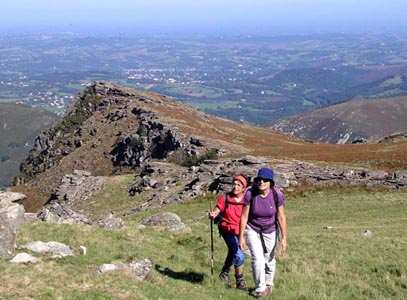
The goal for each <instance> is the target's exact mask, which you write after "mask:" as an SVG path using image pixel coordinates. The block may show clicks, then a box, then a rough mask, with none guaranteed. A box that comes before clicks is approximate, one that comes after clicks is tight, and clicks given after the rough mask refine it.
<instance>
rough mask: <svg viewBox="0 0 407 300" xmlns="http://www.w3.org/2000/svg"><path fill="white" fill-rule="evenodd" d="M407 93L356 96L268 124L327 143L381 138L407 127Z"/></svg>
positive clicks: (289, 132) (404, 129) (273, 127)
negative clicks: (372, 97)
mask: <svg viewBox="0 0 407 300" xmlns="http://www.w3.org/2000/svg"><path fill="white" fill-rule="evenodd" d="M406 116H407V97H391V98H379V99H356V100H351V101H347V102H343V103H340V104H335V105H331V106H327V107H324V108H320V109H317V110H314V111H311V112H307V113H301V114H298V115H294V116H290V117H287V118H283V119H280V120H278V121H277V122H275V123H272V124H268V125H265V126H266V127H267V128H270V129H273V130H277V131H280V132H283V133H286V134H289V135H293V136H296V137H300V138H305V139H310V140H313V141H319V142H326V143H334V144H335V143H338V144H344V143H354V142H360V141H372V140H379V139H382V138H384V137H386V136H389V135H391V134H393V133H396V132H404V131H407V118H406Z"/></svg>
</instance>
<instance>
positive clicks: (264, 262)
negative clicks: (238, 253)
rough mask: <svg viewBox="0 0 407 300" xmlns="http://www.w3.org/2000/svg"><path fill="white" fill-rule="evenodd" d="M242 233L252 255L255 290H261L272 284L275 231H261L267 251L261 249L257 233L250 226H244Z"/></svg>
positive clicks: (274, 267) (274, 265)
mask: <svg viewBox="0 0 407 300" xmlns="http://www.w3.org/2000/svg"><path fill="white" fill-rule="evenodd" d="M244 235H245V238H246V243H247V245H248V247H249V249H250V254H251V256H252V272H253V280H254V284H255V288H256V290H255V292H263V291H265V290H266V288H267V286H270V287H273V286H274V273H275V270H276V259H275V255H274V252H275V251H274V248H275V245H276V241H277V239H276V232H272V233H263V239H264V243H265V245H266V249H267V253H264V251H263V246H262V244H261V239H260V234H259V233H257V232H256V231H254V230H253V229H252V228H250V226H246V230H245V232H244Z"/></svg>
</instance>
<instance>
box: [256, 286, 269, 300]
mask: <svg viewBox="0 0 407 300" xmlns="http://www.w3.org/2000/svg"><path fill="white" fill-rule="evenodd" d="M268 294H271V287H269V286H268V287H267V288H266V289H265V290H264V291H262V292H256V293H254V297H256V298H263V297H266V296H267V295H268Z"/></svg>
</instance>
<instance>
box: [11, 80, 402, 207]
mask: <svg viewBox="0 0 407 300" xmlns="http://www.w3.org/2000/svg"><path fill="white" fill-rule="evenodd" d="M406 144H407V142H406V141H399V142H394V141H387V142H384V143H371V144H363V145H331V144H313V143H310V142H308V141H305V140H301V139H298V138H294V137H289V136H286V135H284V134H281V133H277V132H274V131H271V130H269V129H266V128H262V127H256V126H250V125H242V124H240V123H236V122H233V121H230V120H226V119H221V118H217V117H213V116H210V115H207V114H205V113H203V112H202V111H200V110H198V109H196V108H194V107H192V106H188V105H185V104H182V103H180V102H177V101H175V100H174V99H172V98H169V97H166V96H162V95H158V94H154V93H150V92H145V91H138V90H134V89H129V88H124V87H120V86H117V85H113V84H110V83H107V82H101V81H98V82H96V83H95V84H94V85H92V86H89V87H87V88H86V89H85V90H84V91H82V92H81V93H79V94H78V95H77V96H76V97H75V98H74V100H73V102H72V103H71V106H70V107H69V109H68V112H67V114H66V116H65V117H64V118H63V120H62V121H61V122H59V123H57V124H55V125H54V126H52V127H51V128H50V129H49V130H47V131H46V132H43V133H42V134H41V135H40V136H39V137H38V138H37V140H36V144H35V145H34V148H33V149H32V151H31V152H30V154H29V155H28V157H27V158H26V159H25V160H24V161H23V163H22V167H21V174H20V175H19V176H18V177H17V179H16V184H17V186H16V187H14V188H13V189H14V190H16V191H20V192H22V193H24V194H26V195H27V196H28V199H27V203H26V207H28V208H29V209H30V210H36V209H38V208H39V207H41V206H42V205H44V203H46V202H47V201H48V200H49V199H50V197H51V195H52V194H53V193H55V189H56V188H57V187H58V186H59V184H60V182H61V180H62V178H63V177H64V176H65V175H66V174H72V173H74V171H75V170H84V171H87V172H90V173H91V174H92V175H103V176H111V175H112V174H126V173H137V172H139V171H140V168H142V167H145V166H146V165H147V164H148V163H150V162H153V161H166V163H169V164H174V166H176V165H184V166H185V165H194V164H197V163H198V162H199V161H200V160H202V159H205V158H213V157H214V155H216V156H217V157H222V158H235V157H241V156H245V155H252V156H261V157H266V158H269V159H271V158H272V159H274V160H279V159H280V160H288V161H289V160H294V159H297V160H301V161H309V162H317V163H327V164H352V165H355V166H362V167H369V168H374V169H384V170H386V171H392V170H405V169H407V151H405V147H406ZM173 169H174V170H175V169H176V168H173ZM147 171H148V170H147Z"/></svg>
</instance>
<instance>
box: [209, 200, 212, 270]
mask: <svg viewBox="0 0 407 300" xmlns="http://www.w3.org/2000/svg"><path fill="white" fill-rule="evenodd" d="M209 209H210V212H212V202H209ZM210 222H211V275H213V219H212V218H210Z"/></svg>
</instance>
